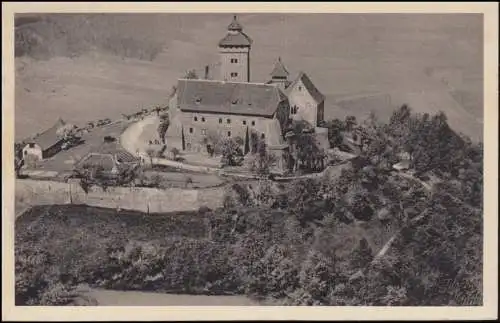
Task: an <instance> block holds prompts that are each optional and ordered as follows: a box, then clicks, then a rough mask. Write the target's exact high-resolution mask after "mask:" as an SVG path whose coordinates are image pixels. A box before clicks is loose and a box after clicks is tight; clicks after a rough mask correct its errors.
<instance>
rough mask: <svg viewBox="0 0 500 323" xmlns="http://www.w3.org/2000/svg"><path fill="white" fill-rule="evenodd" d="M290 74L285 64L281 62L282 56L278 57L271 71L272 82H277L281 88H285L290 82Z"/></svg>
mask: <svg viewBox="0 0 500 323" xmlns="http://www.w3.org/2000/svg"><path fill="white" fill-rule="evenodd" d="M288 75H289V73H288V71H287V70H286V68H285V65H283V63H282V62H281V57H278V60H277V61H276V62H275V63H274V68H273V70H272V72H271V83H274V84H277V85H278V86H279V87H280V88H281V89H285V88H286V87H287V86H288V84H289V82H288Z"/></svg>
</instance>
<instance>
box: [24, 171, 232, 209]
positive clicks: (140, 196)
mask: <svg viewBox="0 0 500 323" xmlns="http://www.w3.org/2000/svg"><path fill="white" fill-rule="evenodd" d="M223 197H224V188H223V187H218V188H209V189H180V188H168V189H162V190H160V189H155V188H144V187H108V188H106V190H103V189H102V188H100V187H91V188H89V190H88V192H85V191H84V190H83V189H82V188H81V186H80V184H79V182H78V181H72V182H70V183H61V182H54V181H37V180H29V179H17V180H16V185H15V198H16V205H27V206H33V205H51V204H85V205H89V206H97V207H105V208H117V209H126V210H134V211H140V212H145V213H164V212H173V211H194V210H198V209H199V208H200V207H201V206H206V207H209V208H212V209H214V208H217V207H219V206H222V202H223ZM16 211H19V210H16Z"/></svg>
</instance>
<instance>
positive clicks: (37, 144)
mask: <svg viewBox="0 0 500 323" xmlns="http://www.w3.org/2000/svg"><path fill="white" fill-rule="evenodd" d="M65 124H66V123H65V122H64V121H63V120H62V119H59V120H57V122H56V123H55V124H54V125H53V126H52V127H51V128H49V129H47V130H45V131H44V132H42V133H40V134H38V135H36V136H35V137H33V138H30V139H27V140H25V143H26V146H25V147H24V148H23V151H22V154H23V158H26V157H27V156H28V155H31V156H34V157H35V158H36V159H38V160H42V159H46V158H50V157H52V156H54V155H55V154H57V153H58V152H59V151H61V149H62V145H63V143H64V139H63V138H62V137H60V136H59V135H58V134H57V130H58V129H59V128H61V127H62V126H64V125H65Z"/></svg>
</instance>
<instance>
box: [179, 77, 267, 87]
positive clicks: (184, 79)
mask: <svg viewBox="0 0 500 323" xmlns="http://www.w3.org/2000/svg"><path fill="white" fill-rule="evenodd" d="M177 81H189V82H207V83H221V84H252V85H263V86H267V87H275V86H274V85H271V84H267V83H263V82H244V81H224V80H208V79H187V78H179V79H177Z"/></svg>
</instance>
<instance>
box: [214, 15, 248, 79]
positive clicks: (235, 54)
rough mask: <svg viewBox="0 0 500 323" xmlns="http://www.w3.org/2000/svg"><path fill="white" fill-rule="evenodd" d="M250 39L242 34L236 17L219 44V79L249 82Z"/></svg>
mask: <svg viewBox="0 0 500 323" xmlns="http://www.w3.org/2000/svg"><path fill="white" fill-rule="evenodd" d="M251 46H252V39H250V37H248V36H247V35H246V34H245V33H244V32H243V27H242V26H241V25H240V23H239V22H238V20H237V18H236V15H235V16H234V17H233V21H232V22H231V23H230V24H229V26H228V27H227V34H226V36H225V37H224V38H223V39H222V40H221V41H220V42H219V53H220V59H221V66H220V71H221V79H222V80H225V81H234V82H250V47H251Z"/></svg>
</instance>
